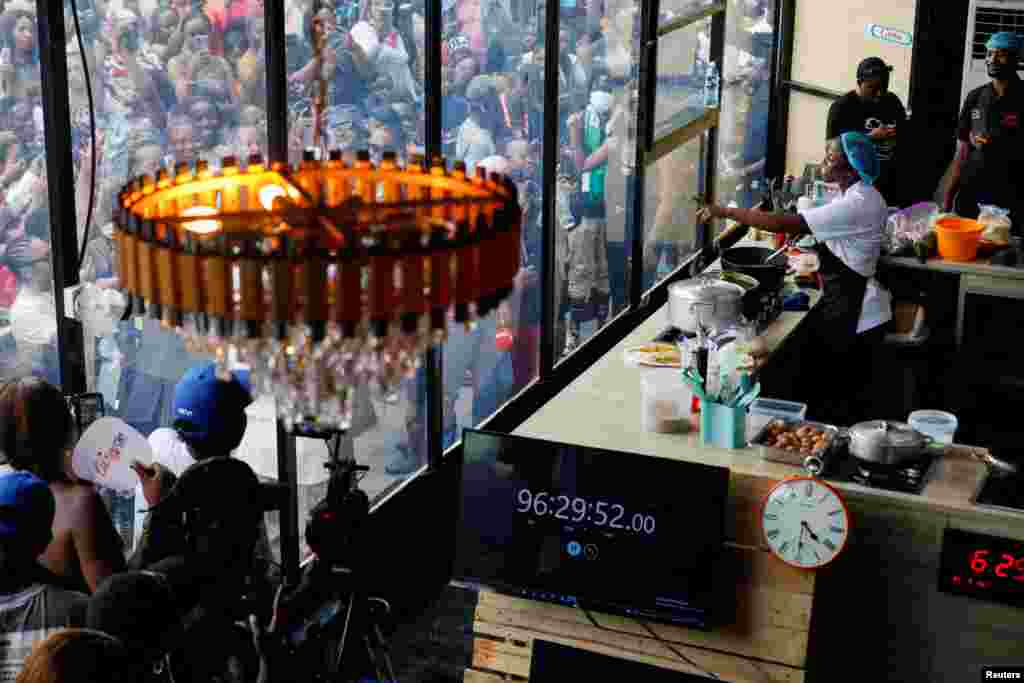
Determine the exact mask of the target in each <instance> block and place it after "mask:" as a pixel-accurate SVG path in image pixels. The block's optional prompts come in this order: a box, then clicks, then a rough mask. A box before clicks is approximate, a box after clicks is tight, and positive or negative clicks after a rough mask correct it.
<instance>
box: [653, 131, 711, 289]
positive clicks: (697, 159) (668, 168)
mask: <svg viewBox="0 0 1024 683" xmlns="http://www.w3.org/2000/svg"><path fill="white" fill-rule="evenodd" d="M705 140H706V137H705V136H697V137H695V138H693V139H692V140H689V141H688V142H686V143H685V144H683V145H681V146H679V147H677V148H675V149H674V150H672V151H671V152H669V153H668V154H666V155H665V156H663V157H662V158H661V159H659V160H658V161H656V162H655V163H654V164H652V165H650V166H648V167H647V177H646V185H647V188H646V193H645V195H644V224H645V229H644V254H643V259H644V260H643V264H644V290H645V291H646V290H648V289H650V288H651V287H653V286H654V285H655V284H656V283H657V282H660V281H661V280H662V279H664V278H665V276H666V275H668V274H669V273H671V272H672V271H673V270H675V269H676V267H678V266H679V265H681V264H682V263H683V262H685V261H686V259H687V258H688V257H689V256H690V255H691V254H693V253H694V251H695V250H696V248H695V244H696V237H697V205H696V203H695V202H694V200H693V197H694V195H698V194H701V193H703V191H704V189H703V178H704V172H703V163H702V162H701V159H702V155H703V150H704V141H705Z"/></svg>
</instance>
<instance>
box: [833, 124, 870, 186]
mask: <svg viewBox="0 0 1024 683" xmlns="http://www.w3.org/2000/svg"><path fill="white" fill-rule="evenodd" d="M839 140H840V141H841V142H842V145H843V152H844V153H845V154H846V159H847V160H848V161H849V162H850V166H853V169H854V170H855V171H857V175H859V176H860V179H861V180H863V181H864V182H865V183H867V184H868V185H874V184H875V180H877V179H878V173H879V170H880V169H879V164H878V152H876V151H875V144H874V143H873V142H871V139H870V138H869V137H868V136H867V135H864V134H863V133H843V134H842V135H840V136H839Z"/></svg>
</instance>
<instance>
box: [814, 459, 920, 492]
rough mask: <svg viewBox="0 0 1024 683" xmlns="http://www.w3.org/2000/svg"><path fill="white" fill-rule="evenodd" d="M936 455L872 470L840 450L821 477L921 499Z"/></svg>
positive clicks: (876, 467) (874, 467)
mask: <svg viewBox="0 0 1024 683" xmlns="http://www.w3.org/2000/svg"><path fill="white" fill-rule="evenodd" d="M934 464H935V455H933V454H931V453H927V452H926V453H922V454H921V456H920V457H919V458H918V459H917V460H915V461H914V462H912V463H910V464H907V465H902V466H900V467H879V466H877V465H875V466H869V465H865V464H863V463H861V462H860V461H859V460H857V459H856V458H854V457H852V456H850V455H849V454H848V453H847V452H846V449H845V448H842V449H840V451H839V452H837V453H836V454H835V455H834V456H833V457H832V458H831V459H830V460H829V461H828V464H827V465H826V469H825V471H824V472H822V474H821V475H820V476H822V478H824V479H831V480H833V481H840V482H852V483H854V484H860V485H861V486H867V487H869V488H875V489H884V490H887V491H898V492H900V493H911V494H914V495H919V494H920V493H921V492H922V491H923V490H924V487H925V486H927V485H928V475H929V474H930V473H931V470H932V465H934Z"/></svg>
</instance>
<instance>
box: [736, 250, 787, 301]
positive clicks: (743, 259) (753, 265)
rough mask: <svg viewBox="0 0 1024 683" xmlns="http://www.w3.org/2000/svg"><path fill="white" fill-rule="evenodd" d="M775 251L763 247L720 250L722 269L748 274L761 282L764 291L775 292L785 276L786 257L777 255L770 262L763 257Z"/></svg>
mask: <svg viewBox="0 0 1024 683" xmlns="http://www.w3.org/2000/svg"><path fill="white" fill-rule="evenodd" d="M774 253H775V250H773V249H766V248H765V247H733V248H732V249H726V250H725V251H723V252H722V269H723V270H731V271H735V272H737V273H743V274H744V275H750V276H751V277H753V278H754V279H756V280H757V281H758V282H760V283H761V289H762V290H763V291H765V292H776V291H778V290H779V288H780V287H782V281H783V279H785V277H786V257H785V255H780V256H777V257H776V258H775V259H773V260H772V262H771V263H765V259H766V258H768V257H769V256H771V255H772V254H774Z"/></svg>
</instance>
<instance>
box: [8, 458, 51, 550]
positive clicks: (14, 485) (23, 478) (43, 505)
mask: <svg viewBox="0 0 1024 683" xmlns="http://www.w3.org/2000/svg"><path fill="white" fill-rule="evenodd" d="M56 510H57V504H56V502H55V501H54V499H53V493H51V492H50V486H49V485H48V484H47V483H46V482H45V481H43V480H42V479H40V478H39V477H37V476H36V475H34V474H32V473H31V472H23V471H21V472H10V473H8V474H4V475H0V538H2V539H10V538H14V537H17V536H21V537H23V538H24V536H25V534H26V533H38V534H39V535H40V536H43V537H45V535H48V534H50V533H51V531H50V528H51V527H52V526H53V516H54V514H55V513H56ZM30 540H34V539H30Z"/></svg>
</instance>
